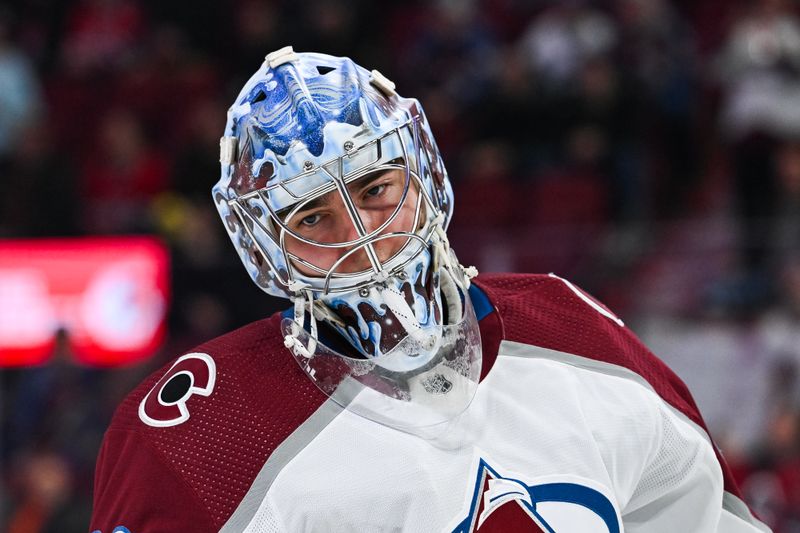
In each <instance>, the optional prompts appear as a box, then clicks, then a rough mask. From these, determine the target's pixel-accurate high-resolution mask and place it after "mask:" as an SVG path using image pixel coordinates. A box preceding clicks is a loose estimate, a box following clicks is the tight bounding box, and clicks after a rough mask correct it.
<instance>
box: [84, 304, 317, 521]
mask: <svg viewBox="0 0 800 533" xmlns="http://www.w3.org/2000/svg"><path fill="white" fill-rule="evenodd" d="M280 321H281V317H280V314H275V315H273V316H272V317H270V318H268V319H264V320H261V321H258V322H253V323H251V324H249V325H247V326H244V327H242V328H240V329H238V330H235V331H233V332H230V333H228V334H225V335H222V336H220V337H217V338H216V339H213V340H211V341H208V342H206V343H203V344H201V345H200V346H198V347H196V348H195V349H193V350H191V351H189V352H187V353H185V354H183V355H181V356H179V357H176V358H175V359H174V360H173V361H171V362H170V363H168V364H166V365H165V366H164V367H162V368H161V369H160V370H158V371H156V372H154V373H153V374H152V375H150V376H149V377H148V378H146V379H145V380H144V381H143V382H142V383H141V384H140V385H139V386H138V387H137V388H136V389H135V390H134V391H133V392H131V393H130V394H129V395H128V396H127V397H126V399H125V400H124V401H123V402H122V404H121V405H120V406H119V407H118V409H117V411H116V413H115V415H114V418H113V420H112V422H111V425H110V427H109V430H108V432H107V433H106V435H105V438H104V443H103V449H102V451H101V454H100V456H99V457H98V462H97V472H96V476H95V501H94V515H95V516H100V515H102V516H107V515H108V514H109V513H108V510H107V509H106V508H105V507H106V506H108V507H112V508H113V509H114V510H115V512H118V513H119V514H120V516H109V517H108V518H107V520H105V521H104V523H105V524H111V523H112V522H114V521H116V523H119V524H122V525H124V526H125V527H128V528H129V529H130V530H131V531H134V530H135V529H132V528H131V526H130V525H128V523H126V520H127V518H126V516H127V517H128V518H131V519H132V518H133V517H135V516H139V514H142V513H141V512H140V511H141V509H145V510H146V508H147V507H148V506H152V505H153V504H154V501H153V500H162V501H163V499H164V498H165V497H166V498H173V499H174V498H176V497H179V498H185V499H186V500H191V501H187V502H186V504H185V505H184V506H185V507H186V508H187V509H200V510H201V511H202V513H201V516H202V515H205V516H207V517H208V521H209V523H210V526H211V527H212V528H213V530H218V529H219V528H220V527H221V526H222V525H223V524H224V523H225V521H226V520H227V519H228V517H229V516H230V515H231V514H232V513H233V511H234V510H235V509H236V507H237V505H238V503H239V502H240V500H241V499H242V497H244V495H245V493H246V492H247V490H248V488H249V487H250V485H251V483H252V481H253V480H254V479H255V477H256V475H257V474H258V472H259V470H260V469H261V467H262V465H263V464H264V463H265V462H266V460H267V459H268V458H269V456H270V455H271V453H272V452H273V451H274V450H275V449H276V448H277V447H278V446H279V445H280V444H281V442H283V440H284V439H286V437H288V436H289V435H290V434H291V432H292V431H294V430H295V429H296V428H297V427H298V426H299V425H300V424H302V423H303V422H304V421H305V420H306V419H307V418H308V417H309V416H310V415H311V414H313V413H314V412H315V411H316V410H317V409H318V408H319V406H320V405H322V403H323V402H325V400H326V397H325V395H324V394H323V393H322V392H321V391H319V390H318V389H317V388H316V386H315V385H314V384H313V383H312V382H311V380H309V379H308V378H307V377H306V375H305V374H304V372H303V371H302V370H301V369H300V367H299V366H298V365H297V363H296V362H295V361H294V359H293V358H292V357H291V356H290V354H289V352H288V351H287V349H286V348H285V346H284V344H283V338H282V335H281V332H280ZM132 443H135V445H134V444H132ZM139 463H142V464H141V468H140V467H139ZM153 469H157V470H158V471H159V472H160V473H161V474H162V475H165V474H166V477H169V478H174V480H173V481H171V482H170V483H167V484H166V485H165V486H166V487H172V489H171V491H170V494H168V495H162V494H160V490H159V489H157V488H155V487H153V486H152V485H149V483H147V481H148V479H149V478H151V477H153V476H152V470H153ZM121 480H125V482H124V483H122V481H121ZM124 484H127V485H130V488H131V490H130V491H129V494H128V498H127V499H126V500H125V501H124V502H122V503H120V502H119V501H117V500H118V498H114V497H113V494H114V493H115V492H116V490H117V489H116V487H118V486H120V485H124ZM137 486H141V487H142V490H141V491H137V490H133V489H134V488H135V487H137ZM165 490H166V489H165ZM107 502H112V504H108V503H107ZM123 504H124V505H123ZM122 515H125V516H122ZM142 516H154V515H153V513H144V514H143V515H142ZM94 523H95V522H94V520H93V524H94ZM129 523H131V524H132V523H133V522H130V520H129ZM176 523H178V522H176ZM150 526H151V524H141V523H139V524H138V525H137V526H136V527H137V528H141V527H145V528H146V530H151V529H152V527H150ZM105 527H106V528H112V527H114V526H113V525H107V526H105ZM98 529H100V530H101V531H102V533H109V531H111V530H110V529H109V531H106V529H102V528H98ZM141 530H145V529H141ZM193 530H197V531H204V529H202V528H200V527H197V528H196V529H193Z"/></svg>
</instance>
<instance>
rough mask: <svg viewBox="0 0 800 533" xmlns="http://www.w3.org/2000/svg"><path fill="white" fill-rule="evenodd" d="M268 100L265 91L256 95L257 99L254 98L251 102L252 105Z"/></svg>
mask: <svg viewBox="0 0 800 533" xmlns="http://www.w3.org/2000/svg"><path fill="white" fill-rule="evenodd" d="M266 99H267V95H266V94H265V93H264V91H258V94H257V95H256V97H255V98H253V99H252V100H250V103H251V104H257V103H258V102H263V101H264V100H266Z"/></svg>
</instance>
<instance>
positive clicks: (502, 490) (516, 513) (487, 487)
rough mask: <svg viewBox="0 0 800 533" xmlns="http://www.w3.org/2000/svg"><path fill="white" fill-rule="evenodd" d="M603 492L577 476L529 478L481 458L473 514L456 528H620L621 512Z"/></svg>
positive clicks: (611, 531) (487, 532) (551, 532)
mask: <svg viewBox="0 0 800 533" xmlns="http://www.w3.org/2000/svg"><path fill="white" fill-rule="evenodd" d="M603 492H604V491H603V488H602V487H600V486H598V485H597V484H595V483H594V482H592V481H590V480H588V479H583V478H579V477H576V476H548V477H545V478H539V479H537V480H536V481H535V483H533V484H526V483H524V482H523V481H520V480H519V479H515V478H513V477H507V476H502V475H500V474H499V473H498V471H497V470H495V469H494V468H492V467H491V466H489V464H488V463H487V462H486V461H485V460H484V459H482V458H481V459H480V460H479V462H478V472H477V479H476V482H475V489H474V490H473V493H472V498H471V500H470V502H469V510H468V512H467V516H466V518H464V519H463V520H461V521H460V522H459V523H458V524H457V525H456V526H455V528H454V529H453V533H472V532H473V531H479V532H481V533H493V532H503V531H520V532H522V531H529V532H534V533H535V532H540V533H569V532H573V531H586V532H598V533H619V532H620V531H621V530H622V527H621V525H620V518H619V513H618V512H617V510H616V508H615V507H614V505H613V504H612V503H611V500H610V499H609V498H608V497H607V496H606V495H605V494H604V493H603ZM462 516H463V515H462Z"/></svg>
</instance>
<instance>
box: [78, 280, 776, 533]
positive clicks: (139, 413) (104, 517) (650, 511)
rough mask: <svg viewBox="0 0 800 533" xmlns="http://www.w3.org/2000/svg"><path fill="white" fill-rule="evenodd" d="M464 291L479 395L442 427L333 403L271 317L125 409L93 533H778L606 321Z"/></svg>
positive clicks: (566, 300) (105, 467)
mask: <svg viewBox="0 0 800 533" xmlns="http://www.w3.org/2000/svg"><path fill="white" fill-rule="evenodd" d="M470 292H471V297H472V300H473V303H474V305H475V307H476V311H477V314H478V318H479V319H480V322H479V324H480V330H481V338H482V344H483V367H482V372H481V382H480V385H479V386H478V389H477V392H476V395H475V398H474V399H473V401H472V403H471V404H470V406H469V407H468V408H467V410H466V411H465V412H464V413H463V414H462V415H460V416H459V417H458V418H457V419H456V420H454V421H453V422H452V423H451V424H450V427H449V428H448V430H447V432H445V433H443V434H441V435H438V436H436V437H420V436H418V435H413V434H410V433H405V432H402V431H398V430H396V429H393V428H390V427H388V426H383V425H380V424H378V423H375V422H372V421H370V420H368V419H366V418H362V417H360V416H358V415H356V414H354V413H353V412H351V411H350V410H347V409H342V408H341V407H340V406H339V405H338V404H336V403H334V402H333V401H332V400H331V399H329V398H327V397H326V396H325V395H324V394H323V393H322V392H321V391H320V390H319V389H317V387H316V386H315V385H314V384H313V383H312V381H311V380H310V379H309V378H308V377H307V376H306V375H305V373H304V372H303V371H302V369H301V368H300V367H299V366H298V364H297V363H296V362H295V361H294V360H293V359H292V357H290V355H289V353H288V352H287V350H286V348H285V347H284V345H283V339H282V335H281V332H280V320H281V317H280V315H279V314H277V315H275V316H273V317H271V318H268V319H265V320H262V321H259V322H255V323H252V324H250V325H248V326H245V327H243V328H241V329H239V330H237V331H234V332H232V333H229V334H227V335H224V336H222V337H219V338H216V339H214V340H211V341H209V342H207V343H205V344H203V345H201V346H199V347H198V348H196V349H195V350H193V351H192V352H191V353H187V354H184V355H182V356H181V357H179V358H177V359H176V360H175V361H173V362H172V363H170V364H168V365H166V366H165V367H164V368H163V369H161V370H159V371H157V372H155V373H154V374H153V375H152V376H150V377H149V378H148V379H146V380H145V381H144V382H143V383H142V384H141V385H140V386H139V387H138V388H137V389H136V390H134V391H133V392H132V393H131V394H130V395H129V396H128V397H127V398H126V400H125V401H124V402H123V403H122V404H121V405H120V407H119V408H118V410H117V412H116V414H115V416H114V418H113V420H112V423H111V425H110V427H109V429H108V431H107V433H106V435H105V439H104V442H103V446H102V449H101V452H100V455H99V457H98V462H97V471H96V475H95V495H94V513H93V518H92V523H91V531H93V532H100V533H123V532H125V533H127V532H130V533H145V532H162V531H163V532H168V531H193V532H212V531H221V532H234V531H235V532H239V531H246V532H253V533H267V532H278V531H288V532H295V531H348V532H350V531H359V532H361V531H365V532H366V531H368V532H373V531H376V532H377V531H413V532H423V531H436V532H439V531H444V532H472V531H479V532H497V531H506V532H508V531H520V532H522V531H531V532H549V533H565V532H576V531H580V532H602V533H617V532H622V531H628V532H648V533H653V532H655V533H658V532H670V533H671V532H673V531H681V532H714V531H720V532H732V533H736V532H752V531H769V529H768V528H767V527H766V526H765V525H764V524H763V523H761V522H760V521H759V520H757V519H756V518H755V517H754V516H753V515H752V514H751V512H750V511H749V509H748V507H747V506H746V505H745V504H744V503H743V502H742V500H741V498H740V495H739V492H738V490H737V488H736V486H735V484H734V482H733V480H732V478H731V475H730V472H729V470H728V468H727V466H726V464H725V461H724V460H723V459H722V458H721V456H720V455H719V452H718V450H716V448H715V446H714V444H713V442H712V441H711V439H710V438H709V436H708V434H707V432H706V429H705V425H704V422H703V420H702V417H701V416H700V413H699V411H698V409H697V407H696V405H695V403H694V401H693V400H692V397H691V395H690V394H689V391H688V390H687V389H686V387H685V385H684V384H683V383H682V382H681V381H680V379H679V378H678V377H677V376H676V375H675V374H674V373H672V372H671V371H670V370H669V369H668V368H667V367H666V365H665V364H664V363H662V362H661V361H660V360H659V359H658V358H656V357H655V356H654V355H652V354H651V353H650V352H649V351H648V350H647V349H646V348H645V347H644V346H643V345H642V344H641V343H640V342H639V341H638V340H637V339H636V337H635V336H634V335H633V334H632V333H631V332H630V331H629V330H628V329H627V328H626V327H625V326H624V325H623V324H622V322H621V321H620V320H619V319H618V318H617V317H615V316H614V315H613V314H612V313H611V312H610V311H609V310H608V309H606V308H605V307H603V306H602V305H601V304H599V303H598V302H596V301H595V300H593V299H592V298H591V297H589V296H588V295H586V294H585V293H583V292H582V291H581V290H580V289H578V288H576V287H575V286H573V285H572V284H570V283H569V282H567V281H566V280H563V279H561V278H558V277H556V276H552V275H550V276H544V275H491V276H481V277H479V278H478V279H477V280H476V281H475V283H473V286H472V288H471V289H470Z"/></svg>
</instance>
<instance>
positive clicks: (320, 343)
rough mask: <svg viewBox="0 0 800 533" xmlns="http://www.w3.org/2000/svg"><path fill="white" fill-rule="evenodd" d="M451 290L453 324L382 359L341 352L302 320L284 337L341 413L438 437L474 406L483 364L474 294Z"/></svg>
mask: <svg viewBox="0 0 800 533" xmlns="http://www.w3.org/2000/svg"><path fill="white" fill-rule="evenodd" d="M444 285H445V286H447V290H445V289H444V287H443V291H444V292H446V295H445V300H446V301H447V308H448V313H447V314H448V320H447V322H445V323H443V324H442V325H439V326H430V327H428V328H424V329H423V330H422V331H420V332H419V334H418V335H408V336H406V337H405V338H404V339H403V340H402V341H400V342H399V343H397V344H396V345H395V346H394V347H393V348H392V349H391V350H389V351H387V352H385V353H382V354H381V355H379V356H378V357H371V358H367V357H363V356H362V355H361V354H357V353H356V352H354V351H352V350H341V349H336V348H334V347H332V346H329V345H328V344H326V342H325V339H323V338H320V337H319V336H318V335H319V332H317V334H316V335H314V336H312V333H311V331H310V330H307V329H305V328H304V327H303V326H304V324H303V323H302V322H304V319H303V318H300V319H299V321H298V317H295V318H294V319H290V318H285V319H284V320H283V322H282V328H283V332H284V335H285V336H286V338H287V339H294V343H296V344H293V345H292V346H290V351H291V353H292V356H293V357H294V359H295V360H296V361H297V363H298V364H299V365H300V367H301V368H302V369H303V370H304V371H305V373H306V374H307V375H308V376H309V377H310V378H311V380H312V381H313V382H314V384H315V385H316V386H317V387H318V388H319V389H320V390H321V391H322V392H323V393H325V394H326V395H327V396H328V397H329V398H331V399H332V400H333V401H335V402H336V403H337V404H338V405H339V406H341V407H342V408H344V409H346V410H348V411H351V412H353V413H355V414H357V415H359V416H362V417H364V418H367V419H369V420H372V421H374V422H378V423H380V424H383V425H386V426H390V427H393V428H395V429H399V430H401V431H405V432H408V433H413V434H417V435H421V436H433V435H436V434H437V433H438V432H440V431H442V430H444V429H445V428H446V427H447V426H448V424H449V423H450V422H452V421H453V420H454V419H456V418H457V417H458V416H459V415H460V414H461V413H463V412H464V411H465V410H466V409H467V407H468V406H469V405H470V403H471V401H472V399H473V397H474V396H475V393H476V391H477V387H478V382H479V379H480V373H481V361H482V359H481V340H480V329H479V327H478V320H477V318H476V316H475V310H474V308H473V306H472V302H471V301H470V297H469V292H468V291H467V290H466V288H463V289H462V287H459V286H458V285H456V284H455V283H454V282H453V281H452V280H450V281H449V282H447V283H445V284H444ZM453 299H455V301H454V300H453ZM334 334H335V333H334ZM289 344H290V343H289V342H288V341H287V346H289ZM345 351H346V352H347V353H344V352H345Z"/></svg>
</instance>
